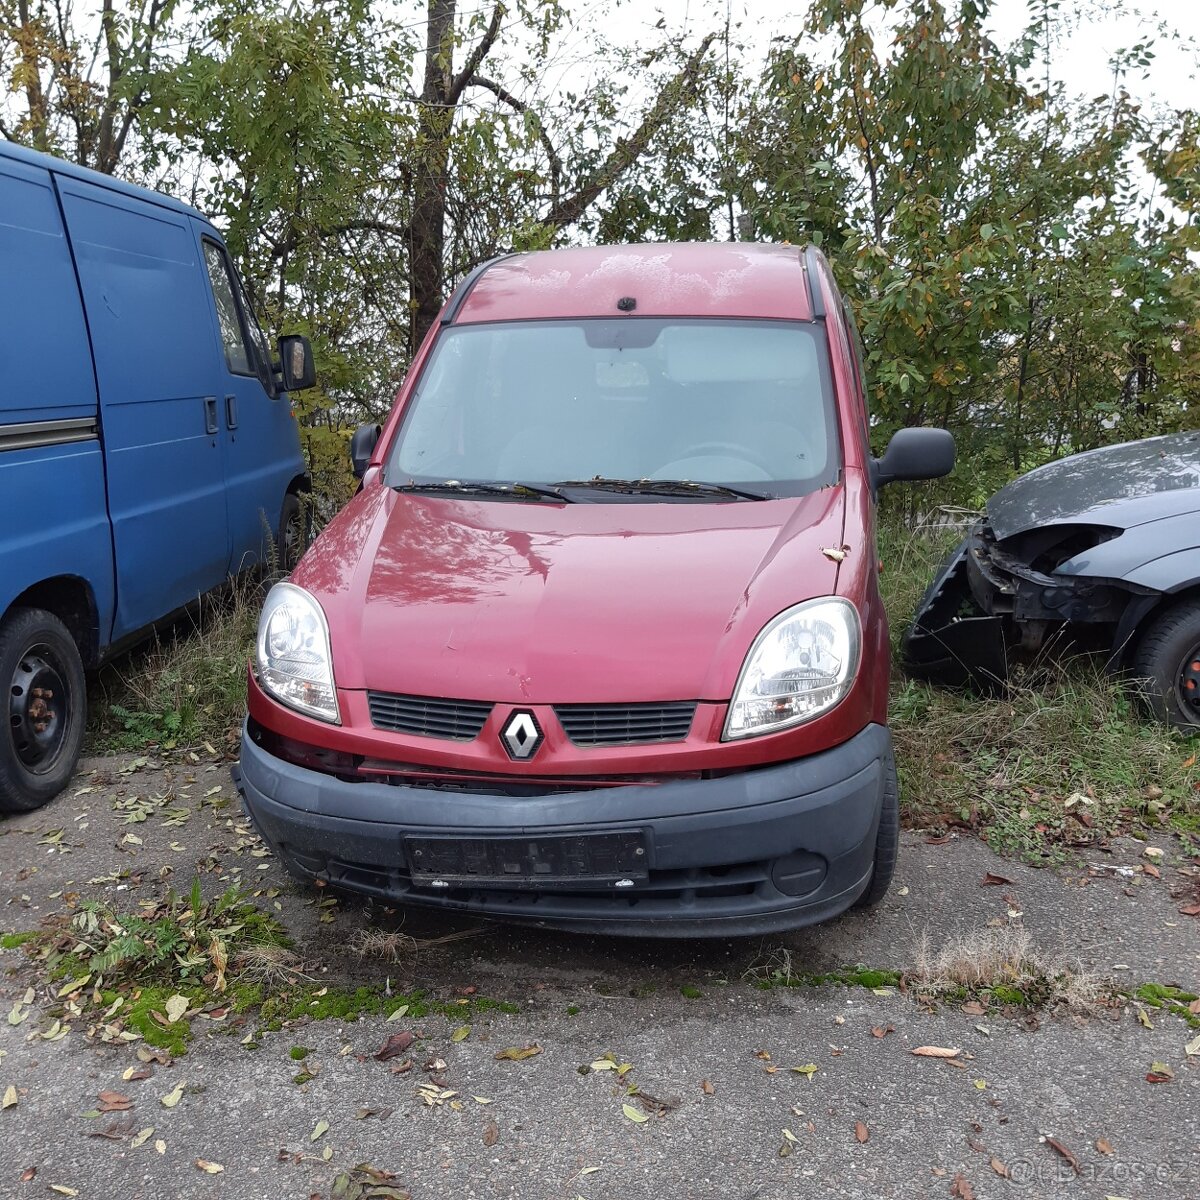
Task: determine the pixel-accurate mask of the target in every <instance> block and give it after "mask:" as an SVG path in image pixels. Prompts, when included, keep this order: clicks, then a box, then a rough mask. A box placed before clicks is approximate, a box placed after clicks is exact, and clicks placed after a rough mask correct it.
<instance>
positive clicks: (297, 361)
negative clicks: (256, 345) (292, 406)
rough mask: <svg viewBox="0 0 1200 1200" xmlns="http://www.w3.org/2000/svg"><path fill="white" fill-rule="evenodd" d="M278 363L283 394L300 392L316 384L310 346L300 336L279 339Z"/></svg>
mask: <svg viewBox="0 0 1200 1200" xmlns="http://www.w3.org/2000/svg"><path fill="white" fill-rule="evenodd" d="M279 362H280V374H281V375H282V377H283V390H284V391H285V392H302V391H303V390H304V389H305V388H310V387H313V386H314V385H315V384H316V382H317V369H316V367H315V366H314V365H313V352H312V346H311V345H310V344H309V340H308V338H306V337H304V336H303V335H302V334H299V333H293V334H289V335H288V336H287V337H281V338H280V339H279Z"/></svg>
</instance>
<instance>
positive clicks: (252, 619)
mask: <svg viewBox="0 0 1200 1200" xmlns="http://www.w3.org/2000/svg"><path fill="white" fill-rule="evenodd" d="M262 587H263V583H262V581H261V580H258V579H252V580H239V581H236V582H233V583H231V585H230V587H229V589H228V590H227V591H226V592H225V593H224V594H221V595H218V596H215V597H207V598H205V599H204V600H203V601H202V602H201V604H200V606H199V608H198V611H197V612H196V613H195V614H194V615H192V616H189V617H183V618H181V619H180V620H179V621H177V622H175V624H174V625H172V626H171V627H170V628H168V629H167V630H165V631H164V632H162V633H160V634H157V635H156V636H155V637H154V639H153V640H152V641H150V642H148V643H146V644H145V645H144V646H142V647H140V648H139V649H136V650H133V651H131V652H130V653H129V654H127V655H124V656H122V657H120V658H117V659H115V660H114V661H113V662H111V663H110V664H109V665H107V666H106V667H104V668H103V669H102V670H101V671H100V673H99V674H98V676H97V677H96V679H95V681H94V683H93V685H92V688H91V693H90V695H89V697H88V712H89V722H88V738H89V743H90V748H91V749H92V750H93V751H94V752H101V753H103V752H114V751H127V750H140V749H143V748H144V747H146V746H150V745H153V746H158V747H160V748H161V749H163V750H171V749H174V748H176V747H179V746H185V745H191V744H199V743H201V742H204V741H208V742H209V743H210V744H212V745H214V746H226V745H229V744H231V739H232V740H236V737H237V732H238V730H239V728H240V726H241V722H242V717H243V715H244V714H245V709H246V662H247V660H248V659H249V657H250V655H251V653H252V651H253V646H254V633H255V628H256V626H257V623H258V613H259V608H260V605H261V602H262Z"/></svg>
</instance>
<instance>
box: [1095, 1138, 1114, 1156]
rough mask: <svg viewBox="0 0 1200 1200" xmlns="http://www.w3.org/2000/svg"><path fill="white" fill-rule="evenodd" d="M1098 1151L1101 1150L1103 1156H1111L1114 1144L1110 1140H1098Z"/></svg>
mask: <svg viewBox="0 0 1200 1200" xmlns="http://www.w3.org/2000/svg"><path fill="white" fill-rule="evenodd" d="M1096 1149H1097V1150H1099V1151H1100V1153H1101V1154H1111V1153H1112V1152H1113V1144H1112V1142H1110V1141H1109V1140H1108V1138H1097V1139H1096Z"/></svg>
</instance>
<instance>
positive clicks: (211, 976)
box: [42, 879, 284, 993]
mask: <svg viewBox="0 0 1200 1200" xmlns="http://www.w3.org/2000/svg"><path fill="white" fill-rule="evenodd" d="M42 936H43V937H45V938H46V940H47V945H46V947H45V950H46V953H45V955H44V957H45V958H46V960H47V963H48V965H49V966H50V968H51V972H52V973H53V974H56V975H60V976H61V975H66V974H74V975H77V974H78V973H79V971H80V970H81V969H83V970H85V971H86V972H88V973H89V974H90V975H92V976H94V977H95V981H96V986H100V984H101V981H103V983H105V984H107V985H109V986H110V987H122V986H134V987H141V988H146V987H155V986H162V987H173V988H178V989H180V990H183V989H187V988H189V987H192V988H197V987H198V988H208V989H211V990H213V991H215V992H218V993H220V992H223V991H225V988H226V983H227V980H226V972H227V970H228V969H229V964H230V960H231V957H232V958H235V959H236V958H238V957H240V956H243V955H245V954H246V953H247V951H248V949H249V948H250V947H263V946H271V947H273V948H276V949H278V948H280V947H281V946H282V945H283V942H284V938H283V934H282V930H281V928H280V926H279V925H278V924H277V923H276V922H275V920H274V919H273V918H272V917H269V916H268V915H267V914H266V913H264V912H262V910H261V909H259V908H257V907H256V906H255V905H254V904H253V903H251V902H250V900H249V899H248V898H247V897H246V896H245V895H244V893H242V892H241V891H240V890H239V889H238V888H236V887H231V888H228V889H227V890H226V891H224V892H222V893H221V895H219V896H217V897H215V898H214V899H211V900H205V899H204V897H203V894H202V892H201V889H200V881H199V879H196V880H195V881H193V883H192V887H191V890H190V892H189V893H188V895H187V896H186V897H183V896H179V895H178V894H176V893H175V892H174V891H173V890H170V891H168V892H167V895H166V897H165V899H163V900H161V901H155V902H151V903H148V904H144V905H142V907H141V911H139V912H136V913H117V912H116V911H114V910H113V909H112V908H111V907H109V906H108V905H107V904H104V903H102V902H100V901H94V900H89V901H84V902H83V903H82V904H81V905H80V906H79V911H78V912H76V913H75V915H74V916H73V917H72V918H71V922H70V926H69V927H68V928H67V929H66V930H64V931H62V932H60V933H58V935H57V936H54V935H53V934H50V935H42Z"/></svg>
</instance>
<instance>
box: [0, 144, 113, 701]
mask: <svg viewBox="0 0 1200 1200" xmlns="http://www.w3.org/2000/svg"><path fill="white" fill-rule="evenodd" d="M0 268H2V270H0V276H2V278H3V286H0V337H3V349H0V511H2V512H3V513H4V518H3V520H2V521H0V615H3V613H4V612H5V611H6V610H7V608H8V606H9V605H10V604H11V603H12V601H13V600H14V599H16V597H17V596H18V595H20V594H21V593H22V592H24V591H25V590H26V589H27V588H29V587H30V586H32V585H34V584H40V583H42V582H44V581H45V580H48V579H65V578H70V579H72V580H76V581H80V580H81V581H82V582H83V586H84V588H85V589H86V591H87V593H88V596H89V607H90V608H92V609H93V610H94V614H95V623H96V626H97V628H96V629H95V635H96V639H97V640H98V641H99V643H100V644H101V645H102V644H103V643H104V642H105V641H106V640H107V638H108V633H109V628H110V623H111V621H112V605H113V564H112V538H111V536H110V533H109V526H108V513H107V510H106V506H105V496H104V460H103V456H102V454H101V450H100V441H99V438H98V427H97V419H98V415H99V414H98V412H97V406H96V380H95V376H94V375H93V373H92V358H91V353H90V351H89V348H88V335H87V327H86V326H85V324H84V318H83V304H82V302H81V300H80V297H79V285H78V283H77V282H76V279H75V267H74V264H73V263H72V262H71V250H70V247H69V246H68V244H67V238H66V234H65V232H64V230H63V225H62V216H61V215H60V213H59V208H58V198H57V197H56V196H55V194H54V185H53V183H52V182H51V178H50V172H49V171H47V170H46V169H45V168H43V167H38V166H33V165H30V164H29V163H24V162H19V161H17V160H16V159H14V158H10V157H8V156H6V155H5V154H4V153H3V152H2V150H0ZM93 649H94V647H93ZM86 653H87V650H86V648H85V654H86ZM6 686H7V684H6V683H0V687H6Z"/></svg>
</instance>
